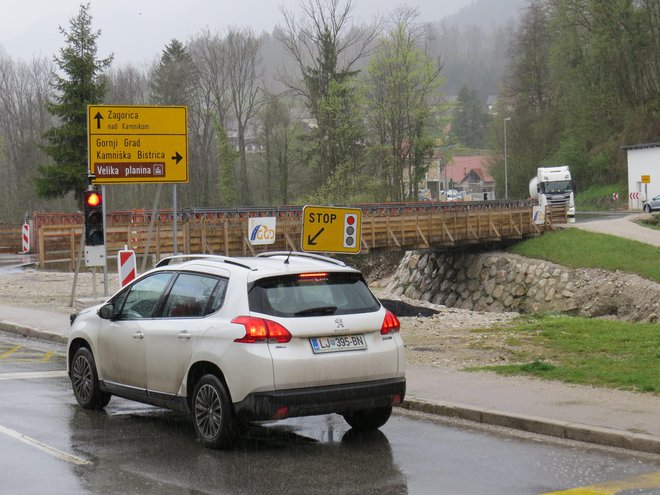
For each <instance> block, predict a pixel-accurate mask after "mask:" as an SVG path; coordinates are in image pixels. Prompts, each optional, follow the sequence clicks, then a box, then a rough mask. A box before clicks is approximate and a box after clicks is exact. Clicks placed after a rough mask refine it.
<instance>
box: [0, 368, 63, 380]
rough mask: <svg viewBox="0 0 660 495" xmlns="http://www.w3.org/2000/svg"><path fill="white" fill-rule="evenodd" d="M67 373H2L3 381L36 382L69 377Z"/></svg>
mask: <svg viewBox="0 0 660 495" xmlns="http://www.w3.org/2000/svg"><path fill="white" fill-rule="evenodd" d="M67 376H69V375H67V373H66V371H64V370H61V371H20V372H16V373H0V381H2V380H35V379H37V378H62V377H67Z"/></svg>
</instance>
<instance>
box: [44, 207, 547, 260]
mask: <svg viewBox="0 0 660 495" xmlns="http://www.w3.org/2000/svg"><path fill="white" fill-rule="evenodd" d="M249 218H250V217H249V216H245V215H243V216H241V215H235V216H233V215H232V216H229V215H224V216H216V217H215V218H214V217H208V216H201V217H197V216H189V217H188V219H186V220H185V221H182V222H181V223H180V224H179V227H178V229H177V252H179V253H182V254H188V253H208V254H223V255H226V256H250V255H254V254H257V253H259V252H264V251H271V250H299V249H300V246H301V231H302V218H301V217H300V216H299V215H298V214H289V213H286V214H282V215H281V216H279V217H278V218H277V229H276V237H275V243H274V244H269V245H261V246H254V245H252V244H251V243H250V242H249V239H248V222H249ZM144 220H146V218H145V219H144ZM544 229H545V227H544V226H536V225H534V223H533V221H532V209H531V207H528V206H524V205H518V206H516V205H513V206H511V207H509V208H499V209H496V208H453V209H448V210H444V209H442V208H436V209H403V210H401V209H388V208H381V209H373V210H369V209H367V210H366V211H363V216H362V232H361V234H362V235H361V238H362V246H361V248H362V252H363V253H369V252H378V251H403V250H411V249H434V248H435V249H445V248H460V247H461V246H469V245H476V244H485V243H498V242H503V241H508V240H518V239H523V238H526V237H532V236H536V235H538V234H540V233H541V232H542V231H543V230H544ZM82 230H83V227H82V225H80V224H79V225H75V224H61V225H42V226H41V228H40V233H39V234H40V235H39V248H38V252H39V266H40V267H42V268H45V267H46V266H47V265H49V264H53V263H59V264H62V263H64V264H68V265H69V266H70V267H71V268H72V269H73V268H74V267H75V262H76V258H77V250H78V249H79V246H80V236H81V235H82ZM149 235H150V234H149V230H148V223H146V222H144V223H137V222H134V221H133V222H125V223H114V224H109V225H108V226H107V228H106V248H107V256H108V259H112V258H113V257H116V254H117V251H119V250H120V249H123V248H124V247H125V246H128V247H129V248H131V249H134V250H135V251H136V253H137V254H138V255H144V253H145V250H146V246H147V244H149V246H150V249H149V254H153V255H154V256H155V257H156V259H159V258H160V257H162V256H163V255H166V254H171V253H173V252H174V237H173V232H172V224H171V222H170V221H169V219H167V218H165V219H163V218H159V219H158V220H157V221H155V222H154V228H153V231H152V232H151V237H150V238H149Z"/></svg>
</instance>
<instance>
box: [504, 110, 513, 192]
mask: <svg viewBox="0 0 660 495" xmlns="http://www.w3.org/2000/svg"><path fill="white" fill-rule="evenodd" d="M510 120H511V117H507V118H506V119H504V199H509V161H508V156H507V149H506V123H507V122H508V121H510Z"/></svg>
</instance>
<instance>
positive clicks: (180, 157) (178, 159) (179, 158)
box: [172, 151, 183, 164]
mask: <svg viewBox="0 0 660 495" xmlns="http://www.w3.org/2000/svg"><path fill="white" fill-rule="evenodd" d="M172 160H175V161H176V163H177V164H178V163H179V162H180V161H181V160H183V157H182V156H181V155H179V152H178V151H177V152H176V154H175V155H174V156H173V157H172Z"/></svg>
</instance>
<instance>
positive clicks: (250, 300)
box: [67, 252, 406, 448]
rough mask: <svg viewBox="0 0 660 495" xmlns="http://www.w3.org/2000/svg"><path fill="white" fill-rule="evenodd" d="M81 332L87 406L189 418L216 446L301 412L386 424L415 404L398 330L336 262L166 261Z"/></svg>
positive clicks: (296, 256)
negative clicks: (251, 426)
mask: <svg viewBox="0 0 660 495" xmlns="http://www.w3.org/2000/svg"><path fill="white" fill-rule="evenodd" d="M71 325H72V327H71V333H70V336H69V341H68V345H67V369H68V372H69V376H70V378H71V382H72V385H73V392H74V395H75V397H76V399H77V401H78V403H79V404H80V405H81V406H82V407H83V408H86V409H101V408H103V407H105V405H107V403H108V401H109V400H110V397H111V395H117V396H121V397H125V398H128V399H132V400H136V401H139V402H144V403H148V404H153V405H156V406H161V407H166V408H169V409H174V410H179V411H185V412H189V413H190V414H191V416H192V420H193V425H194V427H195V432H196V433H197V436H198V438H199V439H200V441H201V442H202V444H204V445H205V446H207V447H212V448H223V447H227V446H230V445H231V444H232V442H233V440H234V439H235V437H236V434H237V433H238V431H239V429H240V427H241V426H242V425H245V424H246V423H247V422H249V421H259V420H273V419H283V418H287V417H292V416H307V415H316V414H327V413H338V414H341V415H343V416H344V418H345V419H346V421H347V422H348V423H349V424H350V425H351V426H352V427H353V428H354V429H358V430H369V429H376V428H379V427H380V426H382V425H383V424H385V422H386V421H387V420H388V419H389V416H390V413H391V411H392V406H395V405H397V404H400V403H401V402H402V401H403V399H404V395H405V388H406V382H405V377H404V368H405V363H404V353H403V342H402V340H401V337H400V335H399V321H398V320H397V318H396V316H395V315H394V314H392V313H391V312H390V311H388V310H386V309H385V308H383V307H382V306H381V304H380V303H379V302H378V300H377V299H376V297H375V296H374V295H373V294H372V293H371V291H370V290H369V289H368V287H367V284H366V283H365V281H364V279H363V277H362V275H361V273H360V272H359V271H357V270H355V269H353V268H349V267H347V266H346V265H345V264H344V263H342V262H340V261H337V260H335V259H332V258H326V257H324V256H318V255H314V254H308V253H296V252H292V253H289V252H284V253H282V252H280V253H265V254H262V255H259V256H257V257H253V258H228V257H223V256H211V255H199V256H175V257H171V258H166V259H164V260H162V261H161V262H160V263H159V264H158V265H157V267H156V268H154V269H153V270H151V271H149V272H147V273H145V274H144V275H142V276H141V277H140V278H138V279H137V280H136V281H135V282H133V283H132V284H131V285H129V286H127V287H125V288H124V289H122V290H120V291H119V292H118V293H116V294H115V295H114V296H112V297H111V298H110V299H109V300H108V301H107V302H106V303H105V304H103V305H100V306H96V307H93V308H89V309H87V310H84V311H81V312H80V313H79V314H78V315H73V316H72V323H71Z"/></svg>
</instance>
